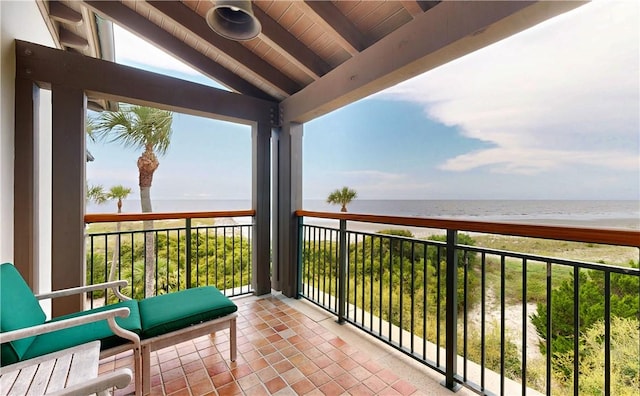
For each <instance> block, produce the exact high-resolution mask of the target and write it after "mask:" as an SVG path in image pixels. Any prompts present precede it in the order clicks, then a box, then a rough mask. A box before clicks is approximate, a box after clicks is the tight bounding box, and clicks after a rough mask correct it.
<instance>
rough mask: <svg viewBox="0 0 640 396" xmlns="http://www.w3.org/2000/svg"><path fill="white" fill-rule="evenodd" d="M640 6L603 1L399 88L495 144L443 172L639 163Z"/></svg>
mask: <svg viewBox="0 0 640 396" xmlns="http://www.w3.org/2000/svg"><path fill="white" fill-rule="evenodd" d="M638 15H639V6H638V3H637V2H635V1H615V2H611V1H609V2H605V1H600V2H595V3H590V4H587V5H584V6H582V7H579V8H578V9H576V10H574V11H572V12H570V13H568V14H565V15H562V16H559V17H557V18H555V19H552V20H550V21H547V22H545V23H543V24H541V25H539V26H537V27H535V28H532V29H530V30H528V31H525V32H522V33H520V34H518V35H516V36H513V37H511V38H509V39H507V40H504V41H502V42H499V43H496V44H494V45H492V46H490V47H487V48H485V49H483V50H480V51H477V52H476V53H473V54H470V55H468V56H466V57H464V58H461V59H458V60H456V61H454V62H452V63H450V64H447V65H445V66H443V67H441V68H438V69H435V70H433V71H431V72H428V73H426V74H423V75H422V76H419V77H416V78H414V79H412V80H409V81H407V82H404V83H401V84H399V85H397V86H396V87H393V88H391V89H389V90H387V91H386V92H385V94H383V95H384V96H386V97H391V98H394V99H399V100H405V101H411V102H417V103H420V104H422V105H423V106H424V109H425V112H426V113H427V114H428V116H429V117H430V118H434V119H437V120H438V121H440V122H442V123H444V124H446V125H449V126H457V127H458V128H459V129H460V131H461V132H462V133H463V134H464V135H465V136H467V137H469V138H474V139H479V140H482V141H484V142H487V143H489V144H490V146H491V147H490V148H488V149H484V150H480V151H477V152H472V153H467V154H463V155H460V156H458V157H455V158H451V159H449V160H448V161H446V162H445V163H444V164H442V165H441V169H446V170H454V171H463V170H469V169H473V168H478V167H483V166H489V167H491V170H492V171H494V172H502V173H524V174H535V173H540V172H544V171H551V170H556V169H558V168H561V167H565V166H574V165H581V164H594V163H598V164H601V165H602V166H604V167H609V168H612V169H617V170H637V169H638V166H639V165H640V155H639V147H638V146H639V140H640V138H639V136H638V131H639V130H640V116H639V112H640V81H639V79H640V77H639V73H638V70H640V64H639V63H640V61H639V41H640V38H639V35H638V31H639V30H638V29H639V26H638V25H639V18H638Z"/></svg>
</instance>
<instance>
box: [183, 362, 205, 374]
mask: <svg viewBox="0 0 640 396" xmlns="http://www.w3.org/2000/svg"><path fill="white" fill-rule="evenodd" d="M182 369H183V370H184V372H185V373H186V374H189V373H192V372H194V371H197V370H204V369H205V367H204V364H203V363H202V359H198V360H196V361H193V362H191V363H187V364H184V365H183V366H182Z"/></svg>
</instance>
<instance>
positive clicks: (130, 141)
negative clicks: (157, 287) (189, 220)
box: [89, 104, 173, 295]
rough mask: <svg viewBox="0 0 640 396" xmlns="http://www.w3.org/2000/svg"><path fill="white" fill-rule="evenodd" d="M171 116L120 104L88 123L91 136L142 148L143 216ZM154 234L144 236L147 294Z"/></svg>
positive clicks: (147, 227) (164, 148)
mask: <svg viewBox="0 0 640 396" xmlns="http://www.w3.org/2000/svg"><path fill="white" fill-rule="evenodd" d="M172 123H173V113H171V112H169V111H165V110H160V109H154V108H150V107H144V106H131V105H124V104H121V105H120V110H119V111H116V112H103V113H101V114H100V116H99V117H98V118H96V119H92V120H91V121H90V122H89V126H90V127H89V131H90V132H89V133H90V136H92V137H95V138H97V139H103V140H107V141H110V142H119V143H121V144H123V145H124V146H125V147H132V148H135V149H143V150H144V151H143V153H142V154H141V155H140V157H139V158H138V162H137V165H138V175H139V186H140V204H141V209H142V212H143V213H146V212H152V207H151V184H152V181H153V175H154V173H155V171H156V169H158V166H159V164H160V162H159V161H158V157H157V154H159V155H162V154H165V153H166V152H167V150H168V148H169V144H170V142H171V133H172V129H171V124H172ZM144 227H145V230H151V229H153V221H145V223H144ZM153 235H154V234H153V233H152V232H148V233H147V234H146V240H147V241H146V246H147V251H146V255H145V259H146V263H145V266H144V267H145V271H146V273H145V277H146V287H145V288H146V295H153V294H154V278H155V272H156V271H155V258H154V250H153V246H154V241H153Z"/></svg>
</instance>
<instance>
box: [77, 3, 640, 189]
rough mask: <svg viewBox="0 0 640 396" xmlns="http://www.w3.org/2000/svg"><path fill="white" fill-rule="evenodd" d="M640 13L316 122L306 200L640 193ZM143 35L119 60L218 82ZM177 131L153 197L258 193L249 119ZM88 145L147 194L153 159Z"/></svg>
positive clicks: (90, 170) (542, 28)
mask: <svg viewBox="0 0 640 396" xmlns="http://www.w3.org/2000/svg"><path fill="white" fill-rule="evenodd" d="M639 20H640V11H639V6H638V3H637V2H635V1H613V2H604V1H596V2H594V3H590V4H587V5H585V6H582V7H579V8H578V9H576V10H574V11H572V12H570V13H568V14H565V15H561V16H559V17H557V18H554V19H552V20H550V21H547V22H545V23H543V24H540V25H538V26H536V27H534V28H532V29H529V30H527V31H525V32H522V33H520V34H518V35H516V36H513V37H511V38H509V39H507V40H503V41H501V42H499V43H496V44H494V45H492V46H490V47H487V48H484V49H482V50H479V51H476V52H475V53H472V54H470V55H468V56H466V57H464V58H461V59H458V60H456V61H454V62H451V63H449V64H447V65H444V66H441V67H439V68H437V69H435V70H432V71H430V72H427V73H425V74H423V75H421V76H418V77H416V78H414V79H412V80H410V81H406V82H404V83H401V84H399V85H397V86H395V87H392V88H390V89H388V90H386V91H384V92H382V93H378V94H376V95H373V96H372V97H369V98H367V99H364V100H361V101H359V102H356V103H354V104H352V105H350V106H347V107H345V108H342V109H340V110H337V111H334V112H332V113H330V114H327V115H325V116H323V117H321V118H318V119H316V120H313V121H311V122H309V123H307V124H305V127H304V145H303V195H304V198H305V199H324V198H325V197H326V196H327V195H328V193H329V192H330V191H331V190H333V189H335V188H338V187H341V186H342V185H348V186H350V187H352V188H354V189H356V190H357V191H358V193H359V198H361V199H635V200H638V199H640V136H639V135H640V76H639V74H640V73H639V70H640V60H639V59H640V49H639V47H640V44H639V41H640V38H639V36H640V35H639V34H638V31H640V30H639V29H640V27H639ZM138 41H139V40H137V39H136V38H135V37H131V36H130V34H128V33H127V32H126V31H124V30H122V29H116V57H117V61H118V62H119V63H123V64H128V65H131V66H135V67H141V68H144V69H147V70H151V71H155V72H160V73H164V74H170V75H173V76H176V77H179V78H183V79H188V80H192V81H196V82H199V83H203V84H208V85H213V86H217V85H216V84H215V83H213V82H211V81H210V80H208V79H207V78H205V77H202V76H200V75H198V74H197V73H196V72H194V71H193V70H191V69H190V68H188V66H186V65H184V64H182V63H180V62H179V61H176V60H174V59H172V58H171V57H169V56H166V55H163V54H162V53H160V52H159V51H157V50H155V49H153V48H151V47H150V46H149V45H148V44H146V43H144V42H140V43H138ZM120 43H126V46H122V45H119V44H120ZM154 51H157V52H154ZM173 126H174V128H173V129H174V133H173V139H172V143H171V147H170V149H169V152H168V153H167V155H166V156H164V157H162V158H160V168H159V169H158V171H157V172H156V175H155V177H154V181H153V187H152V190H151V194H152V198H153V199H194V198H202V199H249V198H250V194H251V192H250V188H251V186H250V183H251V146H250V130H249V128H248V127H246V126H242V125H234V124H230V123H226V122H221V121H214V120H208V119H202V118H197V117H191V116H186V115H183V114H176V115H175V116H174V125H173ZM88 146H89V149H90V150H91V152H92V153H93V154H94V156H95V157H96V161H95V162H93V163H89V164H88V165H87V178H88V179H89V183H90V184H101V185H103V186H105V187H107V188H108V187H109V186H111V185H115V184H123V185H126V186H129V187H131V188H132V189H133V191H134V194H132V197H131V198H133V197H134V196H137V168H136V165H135V164H136V159H137V157H138V156H139V154H140V153H139V152H136V151H134V150H132V149H124V148H121V147H120V146H117V145H114V144H113V143H111V144H97V143H91V142H90V143H89V144H88Z"/></svg>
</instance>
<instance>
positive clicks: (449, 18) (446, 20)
mask: <svg viewBox="0 0 640 396" xmlns="http://www.w3.org/2000/svg"><path fill="white" fill-rule="evenodd" d="M584 3H585V2H571V1H567V2H545V1H537V2H536V1H528V2H518V1H515V2H500V1H496V2H455V1H452V2H442V3H440V4H439V5H438V6H437V7H434V8H433V9H431V10H430V11H429V12H425V13H423V14H421V15H419V16H418V17H416V18H415V19H414V20H412V21H411V22H409V23H407V24H405V25H404V26H402V27H400V28H398V29H396V30H395V31H394V32H392V33H391V34H389V35H388V36H386V37H384V38H383V39H381V40H380V41H378V42H377V43H376V44H375V45H373V46H372V47H369V48H368V49H366V50H365V51H363V52H361V53H360V54H358V55H357V56H354V57H352V58H351V59H349V60H347V61H345V62H344V63H342V64H341V65H340V66H338V67H337V68H336V69H334V70H332V71H331V72H330V73H328V74H327V75H325V76H324V77H323V78H322V79H320V80H318V81H315V82H313V83H311V84H309V85H308V86H307V87H306V88H305V89H303V90H302V91H300V92H298V93H296V94H294V95H292V96H290V97H288V98H286V99H285V100H283V101H282V102H281V107H280V114H281V117H282V118H283V122H285V123H287V122H297V123H304V122H307V121H310V120H312V119H314V118H317V117H320V116H322V115H324V114H327V113H328V112H330V111H333V110H335V109H338V108H340V107H343V106H346V105H347V104H350V103H353V102H355V101H357V100H360V99H362V98H364V97H366V96H369V95H371V94H373V93H376V92H379V91H381V90H383V89H385V88H388V87H390V86H393V85H394V84H397V83H399V82H401V81H405V80H407V79H409V78H412V77H414V76H416V75H418V74H421V73H424V72H425V71H428V70H431V69H433V68H435V67H437V66H440V65H442V64H444V63H447V62H450V61H451V60H454V59H457V58H459V57H461V56H464V55H465V54H468V53H470V52H473V51H475V50H477V49H480V48H483V47H485V46H487V45H490V44H492V43H495V42H497V41H499V40H502V39H504V38H506V37H509V36H511V35H513V34H515V33H517V32H520V31H522V30H525V29H528V28H530V27H531V26H534V25H536V24H538V23H540V22H543V21H545V20H547V19H549V18H551V17H553V16H556V15H558V14H561V13H564V12H567V11H570V10H572V9H574V8H576V7H578V6H580V5H582V4H584ZM478 32H480V33H478ZM373 65H375V66H373Z"/></svg>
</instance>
